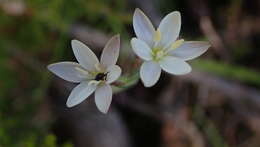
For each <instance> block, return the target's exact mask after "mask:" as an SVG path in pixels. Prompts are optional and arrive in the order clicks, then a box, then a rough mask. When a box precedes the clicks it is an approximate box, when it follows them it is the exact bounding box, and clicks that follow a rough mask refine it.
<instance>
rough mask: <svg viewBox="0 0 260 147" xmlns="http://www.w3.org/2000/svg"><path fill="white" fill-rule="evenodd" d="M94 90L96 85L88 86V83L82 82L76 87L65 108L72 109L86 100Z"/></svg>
mask: <svg viewBox="0 0 260 147" xmlns="http://www.w3.org/2000/svg"><path fill="white" fill-rule="evenodd" d="M95 90H96V85H94V84H88V82H82V83H80V84H79V85H78V86H76V87H75V88H74V89H73V90H72V92H71V93H70V96H69V98H68V100H67V103H66V104H67V106H68V107H73V106H75V105H77V104H79V103H81V102H82V101H84V100H85V99H86V98H88V97H89V96H90V95H91V94H92V93H93V92H94V91H95Z"/></svg>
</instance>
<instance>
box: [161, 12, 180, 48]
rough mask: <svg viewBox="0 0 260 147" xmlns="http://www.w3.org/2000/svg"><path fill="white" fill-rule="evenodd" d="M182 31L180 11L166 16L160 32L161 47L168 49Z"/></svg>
mask: <svg viewBox="0 0 260 147" xmlns="http://www.w3.org/2000/svg"><path fill="white" fill-rule="evenodd" d="M180 29H181V14H180V12H178V11H174V12H172V13H170V14H168V15H166V16H165V17H164V18H163V20H162V21H161V23H160V25H159V28H158V30H159V31H160V33H161V37H162V38H161V40H160V45H161V46H163V47H168V46H169V45H170V44H172V43H173V42H174V41H175V40H176V39H177V38H178V36H179V33H180Z"/></svg>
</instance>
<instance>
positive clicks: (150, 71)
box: [140, 61, 161, 87]
mask: <svg viewBox="0 0 260 147" xmlns="http://www.w3.org/2000/svg"><path fill="white" fill-rule="evenodd" d="M160 75H161V67H160V66H159V64H158V63H156V62H153V61H147V62H144V63H143V64H142V66H141V69H140V77H141V80H142V82H143V83H144V86H145V87H152V86H153V85H154V84H155V83H156V82H157V81H158V80H159V78H160Z"/></svg>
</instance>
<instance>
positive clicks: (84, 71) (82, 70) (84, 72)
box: [75, 67, 89, 75]
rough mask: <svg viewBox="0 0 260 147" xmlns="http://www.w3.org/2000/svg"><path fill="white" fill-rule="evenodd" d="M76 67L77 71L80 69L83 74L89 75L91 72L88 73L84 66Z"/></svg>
mask: <svg viewBox="0 0 260 147" xmlns="http://www.w3.org/2000/svg"><path fill="white" fill-rule="evenodd" d="M75 69H76V70H77V71H79V72H80V73H82V74H83V75H89V73H88V72H87V71H86V70H84V69H82V68H79V67H75Z"/></svg>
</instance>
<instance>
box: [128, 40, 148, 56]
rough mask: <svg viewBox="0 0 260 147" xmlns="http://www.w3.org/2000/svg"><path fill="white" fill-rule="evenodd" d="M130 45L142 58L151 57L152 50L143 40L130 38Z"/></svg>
mask: <svg viewBox="0 0 260 147" xmlns="http://www.w3.org/2000/svg"><path fill="white" fill-rule="evenodd" d="M131 45H132V48H133V50H134V52H135V54H136V55H137V56H139V57H140V58H142V59H143V60H151V59H152V50H151V48H150V47H149V46H148V45H147V44H146V43H145V42H144V41H142V40H140V39H137V38H133V39H132V40H131Z"/></svg>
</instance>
